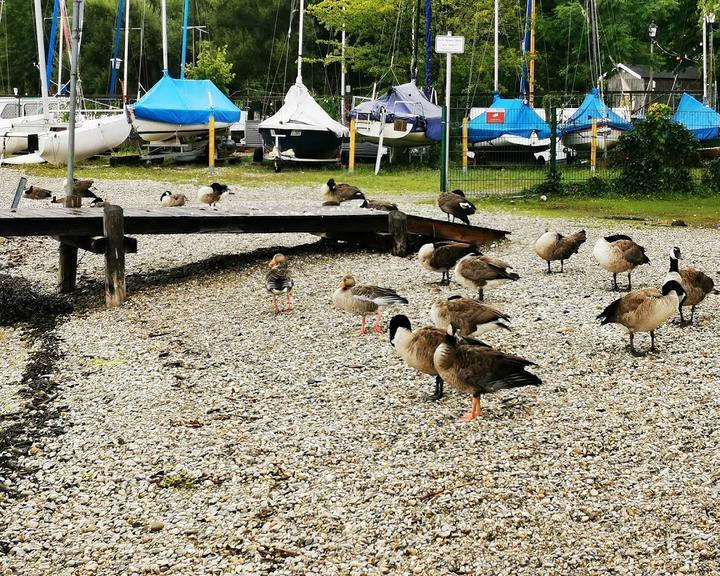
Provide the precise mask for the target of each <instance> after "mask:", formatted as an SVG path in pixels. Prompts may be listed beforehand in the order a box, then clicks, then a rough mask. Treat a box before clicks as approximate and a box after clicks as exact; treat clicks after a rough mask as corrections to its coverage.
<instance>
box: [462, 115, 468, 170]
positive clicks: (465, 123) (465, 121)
mask: <svg viewBox="0 0 720 576" xmlns="http://www.w3.org/2000/svg"><path fill="white" fill-rule="evenodd" d="M467 153H468V119H467V118H463V119H462V155H463V158H462V164H463V172H467V168H468V155H467Z"/></svg>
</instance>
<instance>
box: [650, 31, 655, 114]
mask: <svg viewBox="0 0 720 576" xmlns="http://www.w3.org/2000/svg"><path fill="white" fill-rule="evenodd" d="M654 53H655V38H650V92H652V91H653V54H654ZM650 103H652V97H651V98H650Z"/></svg>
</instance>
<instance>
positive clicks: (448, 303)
mask: <svg viewBox="0 0 720 576" xmlns="http://www.w3.org/2000/svg"><path fill="white" fill-rule="evenodd" d="M430 318H432V321H433V324H435V326H436V327H437V328H441V329H442V330H447V329H448V327H450V326H454V327H455V328H457V331H458V334H459V335H460V336H463V337H471V338H476V337H479V336H480V335H482V334H484V333H485V332H489V331H490V330H493V329H495V328H504V329H505V330H511V328H510V324H509V321H510V316H508V315H507V314H503V313H502V312H500V311H499V310H496V309H495V308H492V307H490V306H488V305H487V304H483V303H482V302H478V301H477V300H473V299H472V298H462V297H460V296H450V298H448V299H447V300H437V301H435V302H433V305H432V308H431V309H430Z"/></svg>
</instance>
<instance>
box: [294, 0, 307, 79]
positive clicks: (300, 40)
mask: <svg viewBox="0 0 720 576" xmlns="http://www.w3.org/2000/svg"><path fill="white" fill-rule="evenodd" d="M304 18H305V0H300V25H299V30H298V72H297V79H296V80H295V84H302V58H303V57H302V43H303V23H304Z"/></svg>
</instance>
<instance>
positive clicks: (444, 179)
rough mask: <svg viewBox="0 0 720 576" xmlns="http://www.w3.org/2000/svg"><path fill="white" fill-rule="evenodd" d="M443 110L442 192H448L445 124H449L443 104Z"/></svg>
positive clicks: (441, 143)
mask: <svg viewBox="0 0 720 576" xmlns="http://www.w3.org/2000/svg"><path fill="white" fill-rule="evenodd" d="M441 111H442V120H441V124H442V126H443V132H442V140H441V142H440V149H441V154H440V192H446V191H447V178H446V177H445V174H446V173H447V166H446V165H445V148H446V147H447V136H446V131H445V125H446V124H447V110H446V109H445V107H444V106H443V107H442V108H441Z"/></svg>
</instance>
